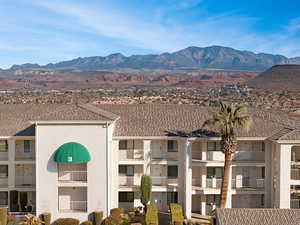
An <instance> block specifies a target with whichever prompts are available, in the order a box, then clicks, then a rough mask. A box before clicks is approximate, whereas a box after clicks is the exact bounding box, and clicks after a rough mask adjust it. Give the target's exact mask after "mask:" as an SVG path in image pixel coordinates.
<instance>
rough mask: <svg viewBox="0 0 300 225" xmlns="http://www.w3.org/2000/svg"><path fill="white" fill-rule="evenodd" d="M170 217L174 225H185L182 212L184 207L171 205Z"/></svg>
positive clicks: (175, 204)
mask: <svg viewBox="0 0 300 225" xmlns="http://www.w3.org/2000/svg"><path fill="white" fill-rule="evenodd" d="M170 212H171V214H170V216H171V224H172V225H175V224H176V225H183V222H184V216H183V211H182V206H181V205H180V204H177V203H171V204H170Z"/></svg>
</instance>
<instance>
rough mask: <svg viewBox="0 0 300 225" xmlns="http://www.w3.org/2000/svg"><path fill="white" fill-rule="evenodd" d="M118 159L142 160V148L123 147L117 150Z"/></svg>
mask: <svg viewBox="0 0 300 225" xmlns="http://www.w3.org/2000/svg"><path fill="white" fill-rule="evenodd" d="M119 160H120V161H127V160H129V161H130V160H144V150H143V149H124V150H119Z"/></svg>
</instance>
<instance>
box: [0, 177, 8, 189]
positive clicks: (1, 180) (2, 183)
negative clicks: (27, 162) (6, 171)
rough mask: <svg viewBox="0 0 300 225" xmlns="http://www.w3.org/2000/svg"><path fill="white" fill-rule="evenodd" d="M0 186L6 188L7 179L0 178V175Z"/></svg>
mask: <svg viewBox="0 0 300 225" xmlns="http://www.w3.org/2000/svg"><path fill="white" fill-rule="evenodd" d="M0 186H2V187H3V186H8V177H7V176H1V174H0Z"/></svg>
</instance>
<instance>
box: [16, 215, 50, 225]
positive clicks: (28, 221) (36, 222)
mask: <svg viewBox="0 0 300 225" xmlns="http://www.w3.org/2000/svg"><path fill="white" fill-rule="evenodd" d="M43 223H44V222H43V221H42V220H40V218H38V217H36V216H35V215H32V214H27V215H25V220H24V221H23V222H21V223H20V224H23V225H42V224H43Z"/></svg>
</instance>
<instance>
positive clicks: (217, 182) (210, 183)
mask: <svg viewBox="0 0 300 225" xmlns="http://www.w3.org/2000/svg"><path fill="white" fill-rule="evenodd" d="M221 186H222V179H221V178H207V179H206V187H207V188H221Z"/></svg>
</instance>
